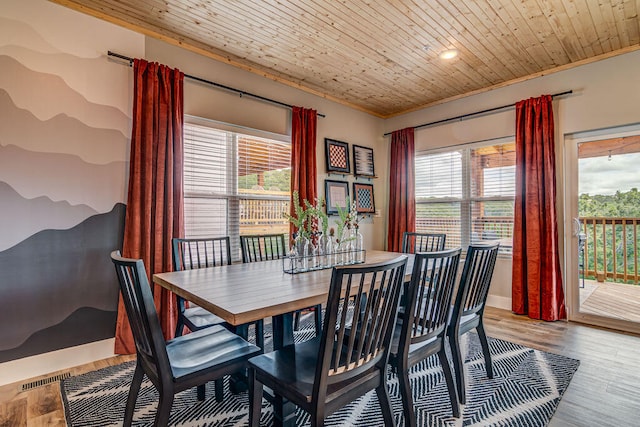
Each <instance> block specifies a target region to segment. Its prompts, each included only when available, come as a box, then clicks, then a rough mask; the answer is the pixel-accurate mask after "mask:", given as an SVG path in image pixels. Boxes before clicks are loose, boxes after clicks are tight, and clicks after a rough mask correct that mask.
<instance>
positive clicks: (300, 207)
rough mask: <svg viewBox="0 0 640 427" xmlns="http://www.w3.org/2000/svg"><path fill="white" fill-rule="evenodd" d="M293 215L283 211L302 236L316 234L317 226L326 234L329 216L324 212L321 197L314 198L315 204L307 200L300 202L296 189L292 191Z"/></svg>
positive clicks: (323, 203) (307, 236)
mask: <svg viewBox="0 0 640 427" xmlns="http://www.w3.org/2000/svg"><path fill="white" fill-rule="evenodd" d="M291 196H292V200H293V212H294V214H293V215H289V214H288V213H286V212H284V213H283V215H284V216H285V218H287V219H288V220H289V222H291V223H292V224H293V226H294V227H295V228H296V230H297V232H298V233H301V234H302V236H304V237H306V238H310V237H312V236H314V235H315V234H317V232H318V227H321V229H322V233H323V234H325V235H326V233H327V228H328V227H329V218H328V217H327V214H326V213H325V210H324V208H325V202H324V199H323V198H316V199H315V204H314V205H312V204H311V203H310V202H309V201H308V200H306V199H305V200H303V202H302V203H300V194H299V193H298V190H295V191H294V192H293V193H292V195H291Z"/></svg>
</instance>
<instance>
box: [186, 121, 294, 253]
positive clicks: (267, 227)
mask: <svg viewBox="0 0 640 427" xmlns="http://www.w3.org/2000/svg"><path fill="white" fill-rule="evenodd" d="M290 163H291V144H290V143H288V142H282V141H276V140H271V139H268V138H261V137H257V136H251V135H243V134H239V133H236V132H230V131H227V130H220V129H215V128H212V127H209V126H203V125H199V124H194V123H185V125H184V214H185V236H186V237H188V238H204V237H217V236H229V237H230V240H231V249H232V257H233V259H234V260H238V259H240V243H239V242H240V240H239V236H240V235H245V234H267V233H269V234H271V233H280V232H282V233H286V232H288V223H287V221H286V219H285V218H284V217H283V215H282V213H283V212H288V209H289V198H290V196H289V195H290V181H291V172H290Z"/></svg>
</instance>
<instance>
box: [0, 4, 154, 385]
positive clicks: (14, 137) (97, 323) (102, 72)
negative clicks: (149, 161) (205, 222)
mask: <svg viewBox="0 0 640 427" xmlns="http://www.w3.org/2000/svg"><path fill="white" fill-rule="evenodd" d="M109 48H112V49H117V48H121V49H122V50H123V51H124V52H125V53H127V54H131V55H138V56H140V55H143V53H144V37H142V36H141V35H138V34H135V33H133V32H130V31H127V30H123V29H121V28H119V27H116V26H114V25H110V24H107V23H104V22H102V21H98V20H96V19H93V18H89V17H86V16H84V15H80V14H78V13H75V12H72V11H70V10H68V9H66V8H63V7H60V6H57V5H53V4H51V3H48V2H45V1H38V0H28V1H21V0H15V1H14V0H11V1H3V3H2V8H0V69H1V70H2V72H1V73H0V205H1V206H2V215H1V216H0V301H3V305H2V310H0V325H2V327H1V329H0V362H5V363H3V364H2V367H1V369H2V375H0V377H1V378H0V383H5V382H10V381H11V380H12V379H13V380H15V376H16V375H20V369H16V365H15V364H14V363H12V362H11V361H14V362H15V361H16V360H18V359H19V360H23V361H27V362H26V364H25V365H23V366H28V368H27V372H28V373H29V374H30V375H29V376H33V375H37V374H38V373H40V372H39V371H40V370H44V372H48V371H50V370H51V366H50V365H43V364H42V363H38V360H36V359H37V355H40V354H43V353H49V352H51V354H55V355H56V356H55V358H56V359H57V361H58V362H59V363H60V364H61V365H66V366H73V365H75V364H78V363H85V361H88V360H95V358H96V357H100V355H104V356H102V357H106V356H108V355H110V354H112V352H113V344H112V343H111V344H110V346H102V347H99V346H98V347H99V348H100V350H97V348H98V347H96V346H95V345H93V344H95V343H101V342H104V340H106V341H107V342H109V340H110V339H111V338H112V337H113V335H114V330H115V316H116V311H117V299H118V286H117V280H116V277H115V271H114V269H113V266H112V265H111V263H110V261H109V258H108V256H109V252H110V251H112V250H113V249H116V248H119V247H121V241H122V230H123V223H124V208H125V205H124V203H125V201H126V176H127V170H128V166H127V157H128V153H129V135H130V134H131V92H132V91H131V88H132V79H131V73H130V70H129V69H128V68H127V67H123V66H121V65H119V64H116V63H113V62H111V61H108V60H107V59H106V57H105V54H106V51H107V49H109ZM76 346H83V348H86V350H87V351H86V353H85V354H86V355H88V356H87V357H86V358H85V359H83V358H82V357H80V358H78V357H76V356H77V352H76V351H67V352H65V351H64V350H63V349H69V348H77V347H76ZM87 346H88V347H87ZM105 348H109V350H108V351H106V352H104V351H103V350H104V349H105ZM34 357H36V359H33V358H34ZM87 359H88V360H87Z"/></svg>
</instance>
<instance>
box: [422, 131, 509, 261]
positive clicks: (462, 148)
mask: <svg viewBox="0 0 640 427" xmlns="http://www.w3.org/2000/svg"><path fill="white" fill-rule="evenodd" d="M514 142H515V136H506V137H501V138H495V139H490V140H484V141H478V142H472V143H466V144H460V145H454V146H447V147H441V148H437V149H427V150H420V151H417V152H416V154H415V157H416V159H417V158H418V157H420V156H426V155H433V154H439V153H450V152H455V151H458V152H460V153H461V175H462V176H461V180H462V183H461V186H462V193H461V197H440V198H434V199H432V200H430V201H427V200H423V201H418V196H417V194H418V188H417V182H418V179H417V178H416V219H417V212H418V206H419V205H433V204H437V203H459V206H460V241H461V243H460V245H461V247H462V249H463V251H466V248H467V247H468V246H469V244H470V242H471V234H472V232H471V230H472V222H473V218H472V212H471V210H472V209H471V207H472V204H473V203H474V202H494V201H511V202H513V203H515V191H514V194H513V196H484V197H478V196H472V195H471V186H472V183H471V151H472V150H474V149H478V148H481V147H486V146H492V145H503V144H509V143H514ZM415 174H416V176H417V175H418V167H416V168H415ZM514 180H515V168H514ZM514 189H515V185H514ZM511 228H512V230H513V217H512V221H511ZM416 231H418V232H420V231H422V230H416ZM447 243H450V242H449V241H447ZM447 247H452V246H450V245H449V244H447ZM512 250H513V246H512V245H509V246H507V245H501V248H500V252H499V256H500V257H507V258H511V255H512Z"/></svg>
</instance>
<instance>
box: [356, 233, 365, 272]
mask: <svg viewBox="0 0 640 427" xmlns="http://www.w3.org/2000/svg"><path fill="white" fill-rule="evenodd" d="M354 250H355V254H354V255H355V257H354V262H355V263H361V262H364V237H363V236H362V233H360V227H356V228H355V235H354Z"/></svg>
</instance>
